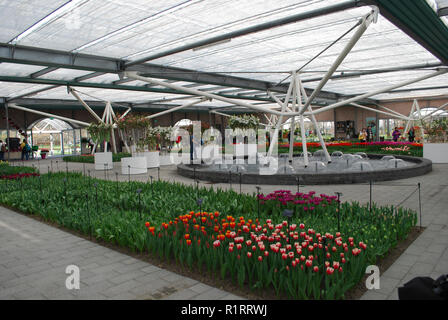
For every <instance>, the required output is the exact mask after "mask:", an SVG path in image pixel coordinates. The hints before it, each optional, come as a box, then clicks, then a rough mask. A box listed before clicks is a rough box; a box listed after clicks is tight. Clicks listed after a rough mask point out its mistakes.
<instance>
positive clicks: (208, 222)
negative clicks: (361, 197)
mask: <svg viewBox="0 0 448 320" xmlns="http://www.w3.org/2000/svg"><path fill="white" fill-rule="evenodd" d="M41 186H43V187H41ZM1 187H2V188H8V192H1V193H0V203H1V204H3V205H6V206H9V207H13V208H16V209H18V210H20V211H21V212H24V213H28V214H35V215H38V216H40V217H41V218H42V219H44V220H45V221H50V222H53V223H57V224H58V225H60V226H63V227H65V228H69V229H72V230H77V231H79V232H81V233H83V234H86V235H89V234H91V236H92V237H93V238H96V239H98V240H101V241H105V242H109V243H112V244H116V245H118V246H121V247H125V248H128V249H129V250H132V251H133V252H140V253H142V254H149V255H150V256H151V257H154V258H157V259H160V260H163V261H166V262H169V263H175V264H176V265H179V266H181V267H183V268H185V269H187V270H193V271H195V272H196V271H197V272H199V273H200V274H203V275H207V277H209V278H210V279H215V278H219V279H224V280H225V281H228V282H232V283H236V284H238V285H239V286H242V287H243V289H244V288H246V289H248V290H255V291H253V292H254V294H256V293H255V292H259V294H261V293H262V292H271V293H272V294H275V295H277V296H278V297H289V298H309V299H312V298H314V299H341V298H344V294H345V293H346V292H347V290H349V289H350V288H352V287H354V286H355V285H356V284H357V283H358V282H359V281H360V279H361V278H362V277H363V276H364V272H365V267H366V266H367V265H369V264H374V263H375V262H376V260H377V258H378V257H383V256H384V255H386V254H387V253H388V252H389V250H391V248H393V247H395V246H396V245H397V243H398V242H399V241H400V240H402V239H405V238H406V237H407V234H408V233H409V232H410V230H411V228H412V227H413V226H414V225H415V223H416V219H417V218H416V213H415V212H413V211H410V210H406V209H402V208H399V209H394V208H392V207H376V206H373V207H372V210H369V208H368V207H367V206H363V205H360V204H358V203H341V204H340V211H338V205H339V203H338V201H337V200H336V199H335V198H334V197H331V196H327V195H323V194H322V195H316V194H315V193H314V192H308V193H302V194H298V193H292V192H290V191H288V190H279V191H277V192H275V193H273V194H270V195H260V199H257V197H256V196H255V195H252V196H251V195H244V194H238V193H236V192H233V191H222V190H217V191H213V190H209V189H206V188H199V189H196V188H194V187H190V186H183V185H180V184H173V183H168V182H158V181H157V182H153V183H152V184H151V183H140V182H130V183H129V182H115V181H102V180H96V179H92V178H87V177H83V176H82V175H80V174H75V173H68V174H67V173H57V174H45V175H42V176H41V177H40V178H37V177H30V178H28V179H27V183H26V184H23V185H22V184H21V183H20V182H18V181H14V180H13V181H9V182H8V185H5V184H3V185H2V186H1ZM5 190H6V189H3V190H2V191H5ZM137 191H139V192H137ZM199 197H200V198H201V199H202V203H201V209H202V210H199V207H198V202H197V199H198V198H199ZM299 201H300V202H299ZM302 202H303V203H302ZM305 207H308V209H307V210H305V209H304V208H305ZM311 207H314V209H311ZM258 208H259V210H260V211H258ZM284 209H289V210H291V212H292V216H291V217H290V218H287V217H284V216H283V215H282V213H283V212H284V211H283V210H284ZM338 215H340V216H339V217H338ZM338 218H339V219H338ZM338 221H339V223H340V230H338ZM324 237H325V238H324Z"/></svg>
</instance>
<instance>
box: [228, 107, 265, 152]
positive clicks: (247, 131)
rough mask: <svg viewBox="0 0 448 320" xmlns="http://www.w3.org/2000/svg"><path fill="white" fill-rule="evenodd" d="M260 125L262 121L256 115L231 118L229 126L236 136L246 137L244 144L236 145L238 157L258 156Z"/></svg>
mask: <svg viewBox="0 0 448 320" xmlns="http://www.w3.org/2000/svg"><path fill="white" fill-rule="evenodd" d="M259 125H260V119H258V117H256V116H254V115H247V114H244V115H242V116H232V117H230V120H229V126H230V128H231V129H232V130H234V134H235V135H240V136H243V137H244V143H243V144H236V145H235V154H236V156H237V157H244V156H246V155H247V156H249V157H255V156H256V154H257V144H256V131H257V130H258V127H259ZM246 138H247V140H246ZM251 142H252V143H251ZM253 142H255V143H253Z"/></svg>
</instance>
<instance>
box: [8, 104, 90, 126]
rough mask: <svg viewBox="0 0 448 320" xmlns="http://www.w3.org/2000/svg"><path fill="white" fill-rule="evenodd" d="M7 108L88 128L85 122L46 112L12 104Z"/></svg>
mask: <svg viewBox="0 0 448 320" xmlns="http://www.w3.org/2000/svg"><path fill="white" fill-rule="evenodd" d="M8 108H14V109H18V110H22V111H27V112H31V113H35V114H39V115H42V116H46V117H49V118H56V119H60V120H64V121H67V122H70V123H76V124H79V125H81V126H85V127H87V126H89V124H88V123H87V122H83V121H78V120H74V119H70V118H66V117H62V116H58V115H55V114H51V113H48V112H43V111H37V110H34V109H28V108H25V107H22V106H18V105H16V104H14V103H9V104H8Z"/></svg>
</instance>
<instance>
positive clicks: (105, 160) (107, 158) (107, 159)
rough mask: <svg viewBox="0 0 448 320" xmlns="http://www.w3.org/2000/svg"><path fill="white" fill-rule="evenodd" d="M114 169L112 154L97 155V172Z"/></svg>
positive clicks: (101, 153) (102, 153)
mask: <svg viewBox="0 0 448 320" xmlns="http://www.w3.org/2000/svg"><path fill="white" fill-rule="evenodd" d="M113 168H114V163H113V162H112V152H97V153H95V170H105V169H106V170H111V169H113Z"/></svg>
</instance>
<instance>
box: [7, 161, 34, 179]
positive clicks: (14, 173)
mask: <svg viewBox="0 0 448 320" xmlns="http://www.w3.org/2000/svg"><path fill="white" fill-rule="evenodd" d="M34 175H37V170H36V169H34V168H32V167H19V166H11V165H10V164H9V163H7V162H2V163H0V179H18V178H27V177H30V176H34Z"/></svg>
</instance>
